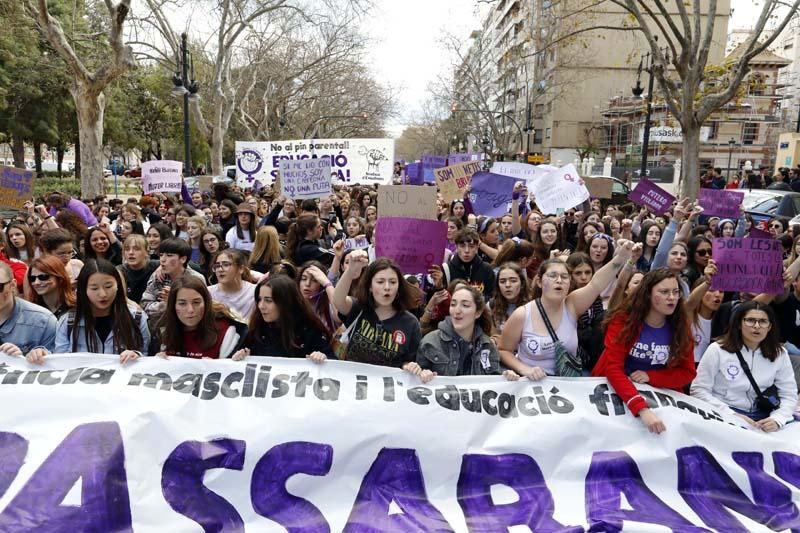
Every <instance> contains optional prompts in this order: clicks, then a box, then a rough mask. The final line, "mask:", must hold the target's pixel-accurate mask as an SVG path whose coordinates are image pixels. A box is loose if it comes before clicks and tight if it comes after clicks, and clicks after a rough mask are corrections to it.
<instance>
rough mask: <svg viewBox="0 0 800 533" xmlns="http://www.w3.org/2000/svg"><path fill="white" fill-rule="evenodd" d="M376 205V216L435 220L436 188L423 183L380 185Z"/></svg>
mask: <svg viewBox="0 0 800 533" xmlns="http://www.w3.org/2000/svg"><path fill="white" fill-rule="evenodd" d="M378 206H379V207H380V209H378V218H383V217H408V218H421V219H424V220H436V189H435V188H434V187H428V186H424V185H381V186H379V187H378Z"/></svg>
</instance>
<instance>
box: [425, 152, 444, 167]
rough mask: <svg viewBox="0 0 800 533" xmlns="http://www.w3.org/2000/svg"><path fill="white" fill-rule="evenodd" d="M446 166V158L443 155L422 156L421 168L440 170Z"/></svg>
mask: <svg viewBox="0 0 800 533" xmlns="http://www.w3.org/2000/svg"><path fill="white" fill-rule="evenodd" d="M446 166H447V158H446V157H445V156H443V155H423V156H422V168H431V169H433V168H442V167H446Z"/></svg>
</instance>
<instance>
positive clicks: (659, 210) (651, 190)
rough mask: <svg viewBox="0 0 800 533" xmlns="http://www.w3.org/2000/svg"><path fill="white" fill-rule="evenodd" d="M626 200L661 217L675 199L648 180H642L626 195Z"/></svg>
mask: <svg viewBox="0 0 800 533" xmlns="http://www.w3.org/2000/svg"><path fill="white" fill-rule="evenodd" d="M628 198H630V200H631V201H632V202H633V203H635V204H638V205H640V206H642V207H646V208H647V209H649V210H650V211H652V212H654V213H655V214H657V215H663V214H664V213H666V212H667V211H669V208H670V207H672V202H674V201H675V197H674V196H672V195H671V194H670V193H668V192H667V191H665V190H664V189H662V188H661V187H659V186H658V185H656V184H655V183H653V182H652V181H650V180H646V179H643V180H642V181H640V182H639V183H638V185H636V187H634V189H633V190H632V191H631V192H630V193H629V194H628Z"/></svg>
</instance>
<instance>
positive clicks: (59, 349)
mask: <svg viewBox="0 0 800 533" xmlns="http://www.w3.org/2000/svg"><path fill="white" fill-rule="evenodd" d="M128 311H129V312H130V314H131V316H132V317H134V319H136V318H137V317H138V323H137V325H138V327H139V331H140V332H141V334H142V341H143V342H142V347H141V349H139V350H137V351H139V352H142V355H147V350H148V347H149V345H150V329H149V327H148V326H147V314H145V312H144V311H142V310H141V309H139V308H138V307H137V306H136V305H132V304H128ZM72 328H78V329H79V331H78V348H77V350H73V349H72ZM95 335H97V334H96V333H95ZM97 341H98V344H99V343H100V342H99V341H100V339H99V338H98V339H97ZM124 349H127V348H124ZM73 351H75V352H88V351H89V346H88V344H87V342H86V333H85V331H84V321H83V319H81V320H78V319H77V317H75V315H74V311H70V312H69V313H66V314H64V315H63V316H62V317H61V318H59V319H58V327H57V328H56V342H55V349H54V350H53V352H54V353H72V352H73ZM122 351H123V349H119V348H118V347H117V346H114V332H113V331H112V332H110V333H109V334H108V337H107V338H106V341H105V342H104V343H103V351H102V352H101V353H104V354H119V353H120V352H122Z"/></svg>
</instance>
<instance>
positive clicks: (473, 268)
mask: <svg viewBox="0 0 800 533" xmlns="http://www.w3.org/2000/svg"><path fill="white" fill-rule="evenodd" d="M444 266H445V268H444V272H445V283H446V284H447V285H449V284H450V282H451V281H453V280H456V279H463V280H464V281H466V282H467V283H469V284H470V285H472V286H474V287H476V288H478V289H480V290H481V291H482V292H483V297H484V298H485V299H486V300H489V299H490V298H491V297H492V294H493V293H494V270H492V267H491V265H490V264H489V263H487V262H485V261H483V260H481V259H480V257H478V256H477V255H476V256H475V258H474V259H473V260H472V261H470V262H469V263H464V262H463V261H461V259H459V257H458V254H456V255H453V258H452V259H450V261H448V262H447V263H446V264H445V265H444Z"/></svg>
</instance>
